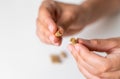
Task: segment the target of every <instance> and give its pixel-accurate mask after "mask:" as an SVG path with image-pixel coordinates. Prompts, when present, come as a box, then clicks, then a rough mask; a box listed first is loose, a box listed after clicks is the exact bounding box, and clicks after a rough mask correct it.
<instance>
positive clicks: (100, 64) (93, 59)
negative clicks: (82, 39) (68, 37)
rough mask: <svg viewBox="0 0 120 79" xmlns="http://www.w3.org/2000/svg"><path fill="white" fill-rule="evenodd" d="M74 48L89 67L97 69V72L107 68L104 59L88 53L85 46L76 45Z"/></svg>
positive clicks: (107, 65)
mask: <svg viewBox="0 0 120 79" xmlns="http://www.w3.org/2000/svg"><path fill="white" fill-rule="evenodd" d="M75 48H76V50H77V51H79V54H80V56H81V58H82V59H83V60H84V61H85V62H86V63H88V64H89V65H91V66H93V67H95V68H96V69H98V71H99V72H103V71H106V70H107V68H108V67H109V64H108V62H107V60H106V59H105V58H104V57H102V56H99V55H97V54H95V53H93V52H91V51H89V50H88V49H87V48H86V47H85V46H83V45H81V44H76V45H75ZM101 68H102V69H101Z"/></svg>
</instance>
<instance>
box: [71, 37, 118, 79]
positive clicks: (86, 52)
mask: <svg viewBox="0 0 120 79" xmlns="http://www.w3.org/2000/svg"><path fill="white" fill-rule="evenodd" d="M69 50H70V51H71V52H72V55H73V56H74V58H75V60H76V62H77V64H78V67H79V69H80V71H81V72H82V73H83V75H84V76H85V77H86V78H87V79H120V38H111V39H94V40H85V39H78V44H76V45H71V44H70V45H69ZM94 51H99V52H106V53H107V56H105V57H103V56H100V55H98V54H96V53H95V52H94Z"/></svg>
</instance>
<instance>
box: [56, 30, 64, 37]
mask: <svg viewBox="0 0 120 79" xmlns="http://www.w3.org/2000/svg"><path fill="white" fill-rule="evenodd" d="M62 35H63V34H62V33H61V32H60V31H59V30H58V31H57V32H56V33H55V36H56V37H61V36H62Z"/></svg>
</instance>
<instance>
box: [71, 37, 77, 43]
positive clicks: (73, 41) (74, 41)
mask: <svg viewBox="0 0 120 79" xmlns="http://www.w3.org/2000/svg"><path fill="white" fill-rule="evenodd" d="M70 42H71V43H72V44H76V43H78V41H77V39H75V38H71V39H70Z"/></svg>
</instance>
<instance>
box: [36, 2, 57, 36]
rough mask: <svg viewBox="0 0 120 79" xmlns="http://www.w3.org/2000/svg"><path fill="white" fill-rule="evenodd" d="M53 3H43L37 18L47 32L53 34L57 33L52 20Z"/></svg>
mask: <svg viewBox="0 0 120 79" xmlns="http://www.w3.org/2000/svg"><path fill="white" fill-rule="evenodd" d="M53 3H54V2H53V1H44V2H43V4H42V6H41V7H40V9H39V15H38V18H39V19H40V21H41V22H43V23H44V24H46V25H47V27H48V28H49V30H50V31H51V32H52V33H53V34H55V33H56V31H57V25H56V23H55V21H54V20H53V16H54V13H51V12H54V11H55V10H54V7H53V5H54V4H53Z"/></svg>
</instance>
